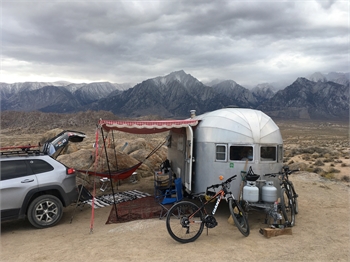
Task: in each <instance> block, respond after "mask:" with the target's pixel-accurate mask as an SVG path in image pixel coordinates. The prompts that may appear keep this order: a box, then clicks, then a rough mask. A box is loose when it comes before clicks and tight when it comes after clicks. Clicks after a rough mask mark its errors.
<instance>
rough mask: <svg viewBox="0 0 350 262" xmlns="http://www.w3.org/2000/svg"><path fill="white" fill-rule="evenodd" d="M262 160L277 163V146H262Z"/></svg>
mask: <svg viewBox="0 0 350 262" xmlns="http://www.w3.org/2000/svg"><path fill="white" fill-rule="evenodd" d="M260 160H261V161H276V147H275V146H262V147H261V148H260Z"/></svg>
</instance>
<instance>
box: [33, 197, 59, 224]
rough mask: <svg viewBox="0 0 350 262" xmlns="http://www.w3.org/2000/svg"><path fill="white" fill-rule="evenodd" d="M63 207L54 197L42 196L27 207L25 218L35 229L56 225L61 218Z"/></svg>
mask: <svg viewBox="0 0 350 262" xmlns="http://www.w3.org/2000/svg"><path fill="white" fill-rule="evenodd" d="M62 215H63V205H62V202H61V201H60V200H59V199H58V198H57V197H55V196H52V195H43V196H39V197H37V198H35V199H34V200H33V201H32V202H31V203H30V205H29V207H28V213H27V217H28V220H29V222H30V223H31V224H32V225H33V226H34V227H36V228H46V227H51V226H54V225H56V224H57V223H58V222H59V221H60V220H61V218H62Z"/></svg>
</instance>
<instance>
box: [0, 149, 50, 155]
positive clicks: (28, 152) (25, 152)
mask: <svg viewBox="0 0 350 262" xmlns="http://www.w3.org/2000/svg"><path fill="white" fill-rule="evenodd" d="M0 154H1V156H13V155H35V156H39V155H44V154H43V153H42V152H40V150H38V149H37V150H23V149H22V150H11V151H3V152H0Z"/></svg>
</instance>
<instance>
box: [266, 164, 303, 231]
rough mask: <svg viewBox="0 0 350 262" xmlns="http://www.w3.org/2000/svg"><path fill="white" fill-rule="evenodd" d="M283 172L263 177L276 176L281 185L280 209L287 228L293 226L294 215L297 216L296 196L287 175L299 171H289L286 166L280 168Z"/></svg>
mask: <svg viewBox="0 0 350 262" xmlns="http://www.w3.org/2000/svg"><path fill="white" fill-rule="evenodd" d="M282 170H283V172H278V173H271V174H265V176H272V177H275V176H278V177H279V179H280V181H281V182H280V185H281V208H282V212H283V216H284V217H285V220H286V221H287V222H288V224H289V226H294V225H295V214H298V212H299V208H298V199H297V198H298V194H297V193H296V191H295V188H294V185H293V183H292V181H290V180H289V177H288V176H289V175H290V174H292V173H294V172H296V171H299V169H296V170H289V167H288V166H284V167H283V168H282Z"/></svg>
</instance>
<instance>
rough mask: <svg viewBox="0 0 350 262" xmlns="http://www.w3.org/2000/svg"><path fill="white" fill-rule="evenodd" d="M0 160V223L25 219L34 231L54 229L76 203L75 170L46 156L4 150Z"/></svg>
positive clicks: (31, 151) (43, 153)
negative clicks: (67, 208)
mask: <svg viewBox="0 0 350 262" xmlns="http://www.w3.org/2000/svg"><path fill="white" fill-rule="evenodd" d="M66 140H67V141H66V142H67V143H68V139H66ZM0 161H1V162H0V166H1V173H0V174H1V181H0V199H1V206H0V207H1V221H6V220H12V219H21V218H25V217H27V218H28V220H29V222H30V223H31V224H32V225H33V226H34V227H36V228H45V227H50V226H54V225H56V224H57V223H58V222H59V221H60V219H61V218H62V215H63V207H67V206H68V205H70V204H72V203H73V202H75V201H77V198H78V190H77V187H76V174H75V170H74V169H73V168H68V167H66V166H65V165H64V164H62V163H60V162H58V161H57V160H55V159H54V158H53V157H51V156H50V155H49V154H46V153H45V152H39V151H33V150H26V151H25V152H23V151H17V153H16V151H6V153H4V152H2V153H1V156H0Z"/></svg>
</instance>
